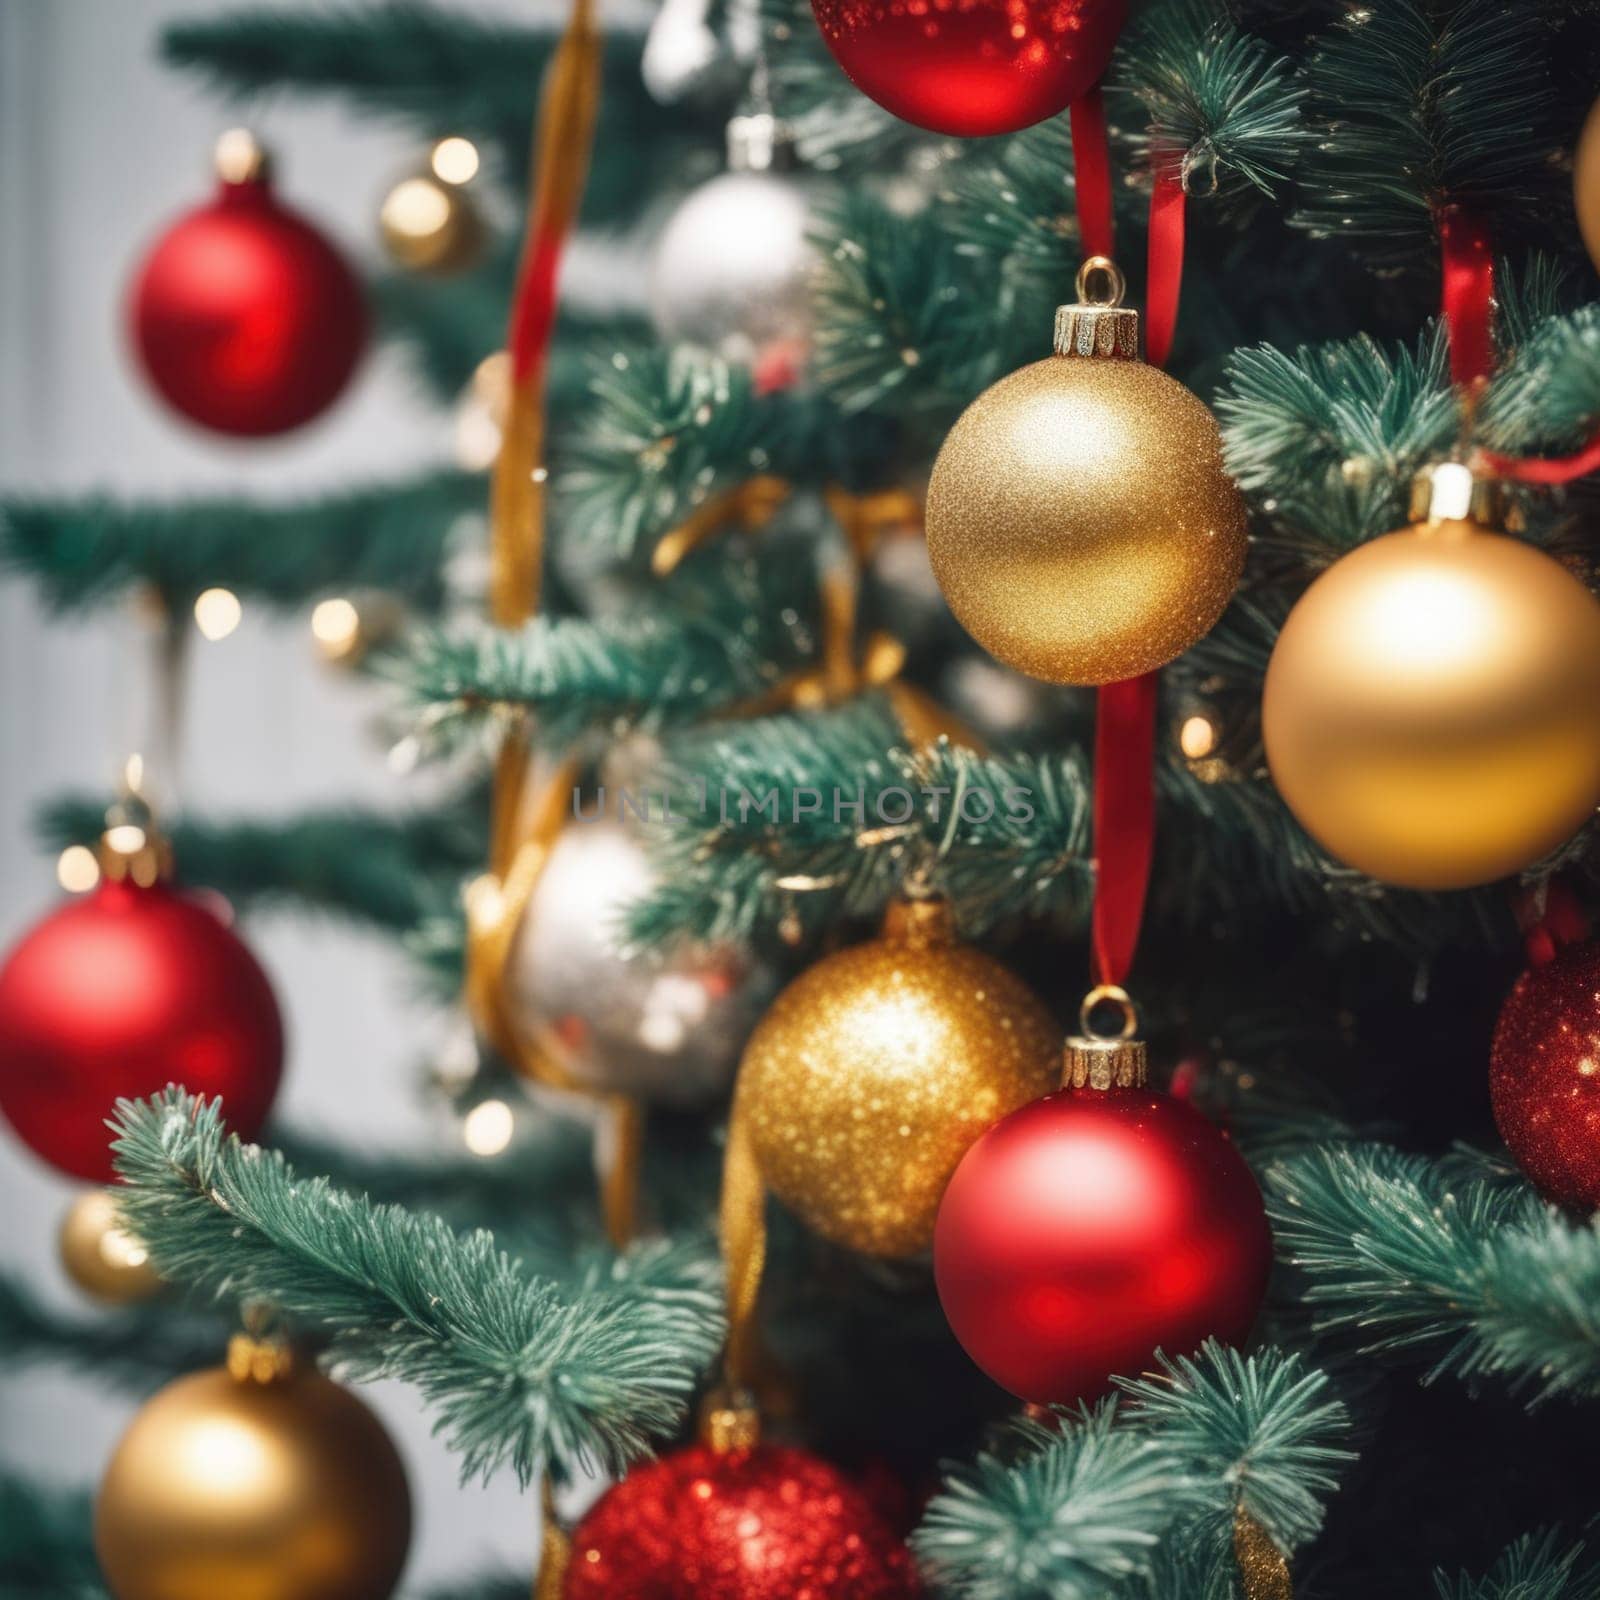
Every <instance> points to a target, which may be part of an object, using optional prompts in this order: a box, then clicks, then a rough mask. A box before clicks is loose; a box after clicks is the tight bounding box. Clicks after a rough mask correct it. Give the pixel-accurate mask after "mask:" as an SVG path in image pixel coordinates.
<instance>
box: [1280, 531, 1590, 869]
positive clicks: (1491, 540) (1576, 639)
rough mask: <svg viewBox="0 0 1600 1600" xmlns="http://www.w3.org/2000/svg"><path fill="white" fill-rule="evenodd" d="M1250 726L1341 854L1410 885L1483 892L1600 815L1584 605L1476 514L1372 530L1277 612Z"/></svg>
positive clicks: (1566, 578) (1304, 815) (1300, 805)
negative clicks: (1279, 617)
mask: <svg viewBox="0 0 1600 1600" xmlns="http://www.w3.org/2000/svg"><path fill="white" fill-rule="evenodd" d="M1262 732H1263V735H1264V738H1265V743H1266V750H1267V762H1268V765H1269V766H1270V767H1271V769H1272V777H1273V781H1274V782H1275V783H1276V784H1277V786H1278V790H1279V792H1280V793H1281V794H1282V796H1283V798H1284V799H1285V800H1286V801H1287V802H1288V805H1289V809H1290V810H1291V811H1293V812H1294V814H1295V816H1296V817H1298V818H1299V819H1300V822H1301V823H1302V825H1303V826H1304V827H1305V828H1306V830H1307V831H1308V832H1309V833H1310V834H1311V835H1312V836H1313V837H1314V838H1315V839H1317V840H1318V841H1319V842H1320V843H1321V844H1322V845H1324V846H1325V847H1326V848H1327V849H1328V850H1329V851H1330V852H1331V853H1332V854H1333V855H1335V856H1337V857H1338V859H1339V860H1341V861H1343V862H1346V863H1348V864H1349V865H1350V866H1352V867H1357V868H1359V869H1360V870H1361V871H1362V872H1365V873H1368V874H1370V875H1371V876H1372V877H1374V878H1381V879H1383V880H1384V881H1385V882H1388V883H1395V884H1401V885H1403V886H1405V887H1408V888H1414V889H1463V888H1467V887H1469V886H1471V885H1473V884H1481V883H1489V882H1492V881H1493V880H1494V879H1496V878H1501V877H1505V876H1506V875H1507V874H1509V873H1514V872H1517V871H1519V870H1521V869H1522V868H1524V867H1526V866H1529V865H1531V864H1532V863H1533V862H1535V861H1537V860H1539V858H1540V857H1541V856H1543V855H1545V854H1546V853H1547V852H1549V851H1551V850H1553V849H1555V848H1556V846H1557V845H1559V844H1561V843H1563V842H1564V841H1565V840H1566V839H1568V838H1570V837H1571V835H1572V834H1574V833H1575V832H1576V831H1577V830H1578V828H1579V827H1580V826H1581V825H1582V824H1583V822H1584V820H1585V819H1586V818H1587V817H1588V816H1589V815H1590V814H1591V813H1592V812H1593V811H1594V809H1595V806H1596V805H1597V804H1600V602H1597V601H1596V600H1595V598H1594V597H1593V596H1592V595H1591V594H1590V593H1589V592H1588V590H1587V589H1585V588H1584V587H1583V585H1582V584H1580V583H1579V582H1578V580H1577V579H1576V578H1574V577H1573V576H1572V575H1571V574H1570V573H1569V572H1567V571H1566V570H1565V568H1563V567H1561V566H1560V565H1559V564H1558V563H1556V562H1555V561H1552V560H1551V559H1550V557H1549V556H1546V555H1544V554H1542V553H1541V552H1540V551H1538V550H1536V549H1534V548H1533V547H1532V546H1531V545H1528V544H1524V543H1523V542H1521V541H1520V540H1517V539H1509V538H1506V537H1504V536H1502V535H1500V534H1495V533H1491V532H1489V531H1487V530H1486V529H1484V528H1482V527H1480V526H1479V525H1478V524H1477V523H1475V522H1470V521H1461V520H1441V521H1438V522H1432V523H1420V524H1418V525H1416V526H1414V527H1410V528H1406V529H1403V530H1402V531H1400V532H1398V533H1391V534H1387V535H1385V536H1384V537H1383V538H1381V539H1374V540H1373V541H1372V542H1371V543H1370V544H1365V545H1362V546H1361V547H1360V548H1359V549H1357V550H1355V551H1353V552H1352V553H1351V554H1350V555H1347V556H1345V557H1344V558H1343V559H1342V560H1341V561H1339V562H1338V563H1337V564H1336V565H1335V566H1333V567H1331V568H1329V570H1328V571H1327V572H1325V573H1324V574H1323V575H1322V576H1321V577H1320V578H1318V579H1317V581H1316V582H1315V583H1314V584H1312V586H1311V587H1310V589H1308V590H1307V591H1306V593H1305V595H1304V596H1303V597H1302V598H1301V600H1300V602H1299V604H1298V605H1296V606H1295V608H1294V610H1293V611H1292V612H1291V613H1290V615H1289V620H1288V621H1287V622H1286V623H1285V624H1284V627H1283V631H1282V633H1281V634H1280V635H1279V636H1278V643H1277V647H1276V649H1275V650H1274V651H1273V653H1272V663H1271V665H1270V667H1269V668H1268V670H1267V681H1266V698H1265V702H1264V704H1263V708H1262Z"/></svg>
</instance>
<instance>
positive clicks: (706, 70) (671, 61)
mask: <svg viewBox="0 0 1600 1600" xmlns="http://www.w3.org/2000/svg"><path fill="white" fill-rule="evenodd" d="M710 9H711V8H710V4H709V0H665V4H664V5H662V6H661V8H660V9H659V10H658V11H657V12H656V14H655V18H654V20H653V21H652V22H651V24H650V28H649V31H648V32H647V33H646V34H645V36H644V53H643V55H642V56H641V57H640V60H639V76H640V77H641V78H643V79H644V86H645V88H646V89H647V90H649V92H650V97H651V99H653V100H655V101H657V102H658V103H659V104H661V105H664V106H672V105H677V104H678V103H679V102H680V101H682V100H687V99H689V98H690V97H691V96H695V97H699V96H701V95H702V94H705V95H707V97H709V94H710V91H713V90H715V89H716V88H717V87H718V86H719V80H720V79H723V78H726V77H728V76H730V75H731V70H732V69H734V67H735V63H734V60H733V57H732V55H731V53H730V52H726V51H724V50H723V48H722V45H721V43H720V42H719V41H718V39H717V35H716V31H715V30H714V29H713V28H712V26H711V24H710V21H709V18H708V14H709V12H710Z"/></svg>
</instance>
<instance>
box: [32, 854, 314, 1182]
mask: <svg viewBox="0 0 1600 1600" xmlns="http://www.w3.org/2000/svg"><path fill="white" fill-rule="evenodd" d="M282 1069H283V1023H282V1020H281V1019H280V1017H279V1015H278V1005H277V1002H276V1001H275V1000H274V999H273V996H272V989H271V987H270V986H269V985H268V983H267V979H266V975H265V974H264V973H263V972H262V970H261V968H260V967H259V966H258V965H257V963H256V959H255V957H254V956H252V955H251V954H250V952H249V950H247V949H246V948H245V946H244V944H243V943H242V942H241V940H240V939H239V937H238V936H237V935H236V934H234V933H233V932H232V931H231V930H229V929H228V928H226V927H224V926H223V924H222V923H221V922H220V921H218V919H217V917H216V916H215V915H214V914H213V913H212V912H211V911H210V910H208V909H207V908H206V907H205V906H204V905H202V904H200V903H198V902H197V901H194V900H190V899H188V898H186V897H185V896H183V895H182V894H180V893H178V892H177V891H175V890H173V889H172V888H170V887H168V886H167V885H165V884H160V883H157V884H154V885H152V886H150V887H148V888H144V887H141V886H139V885H137V884H135V883H133V882H132V881H131V880H122V881H116V880H113V879H109V878H108V879H104V880H102V882H101V883H100V885H99V887H98V888H96V889H94V890H93V891H92V892H91V893H89V894H86V895H84V896H83V897H82V898H81V899H77V900H70V901H68V902H67V904H65V905H64V906H62V907H60V908H59V909H58V910H56V911H53V912H51V914H50V915H49V916H47V917H46V918H45V919H44V921H43V922H41V923H40V924H39V925H38V926H37V927H36V928H34V929H33V931H32V932H31V933H28V934H26V935H25V936H24V937H23V939H22V942H21V943H20V944H18V945H17V946H16V948H15V949H13V950H12V952H11V954H10V955H9V956H8V957H7V959H6V963H5V966H4V967H0V1112H4V1113H5V1116H6V1118H7V1119H8V1120H9V1121H10V1123H11V1125H12V1127H14V1128H15V1129H16V1131H17V1133H18V1134H20V1135H21V1137H22V1139H23V1141H24V1142H25V1143H26V1144H28V1145H29V1146H30V1147H31V1148H32V1149H33V1150H34V1151H35V1152H36V1153H37V1154H38V1155H40V1156H42V1157H43V1158H44V1159H45V1160H46V1161H48V1162H49V1163H50V1164H51V1165H52V1166H54V1167H59V1168H60V1169H61V1171H63V1172H67V1173H71V1174H72V1175H73V1176H74V1177H79V1178H89V1179H92V1180H93V1181H95V1182H97V1183H104V1182H106V1181H108V1180H109V1179H110V1178H111V1177H112V1176H113V1175H114V1174H113V1172H112V1168H111V1149H110V1140H111V1133H110V1131H109V1130H108V1129H107V1127H106V1118H107V1117H109V1116H110V1115H111V1113H112V1109H113V1107H114V1106H115V1103H116V1100H117V1097H118V1096H119V1095H128V1096H132V1097H135V1098H138V1097H143V1096H146V1095H152V1094H155V1093H157V1092H158V1091H159V1090H161V1089H163V1088H165V1087H166V1085H167V1084H169V1083H178V1084H181V1085H183V1087H184V1088H186V1089H190V1090H192V1091H193V1092H194V1093H196V1094H202V1095H205V1096H206V1097H207V1098H220V1099H221V1100H222V1101H223V1105H224V1112H225V1114H226V1116H227V1120H228V1126H229V1128H231V1129H232V1130H233V1131H234V1132H235V1133H238V1134H240V1135H242V1136H243V1137H245V1138H250V1137H253V1136H254V1135H255V1134H256V1132H257V1131H258V1130H259V1129H260V1127H261V1124H262V1123H263V1121H265V1119H266V1115H267V1110H268V1108H269V1107H270V1106H271V1104H272V1097H273V1094H274V1092H275V1091H276V1089H277V1087H278V1078H279V1075H280V1074H281V1072H282Z"/></svg>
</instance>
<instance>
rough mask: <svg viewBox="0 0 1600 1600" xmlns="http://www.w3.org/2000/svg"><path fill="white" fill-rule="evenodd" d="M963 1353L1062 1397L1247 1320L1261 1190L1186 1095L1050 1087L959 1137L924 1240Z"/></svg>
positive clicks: (1103, 1386) (1262, 1243)
mask: <svg viewBox="0 0 1600 1600" xmlns="http://www.w3.org/2000/svg"><path fill="white" fill-rule="evenodd" d="M933 1264H934V1273H935V1276H936V1278H937V1280H938V1285H939V1299H940V1302H941V1303H942V1304H943V1306H944V1311H945V1315H946V1316H947V1317H948V1318H949V1320H950V1326H951V1328H952V1329H954V1331H955V1335H956V1338H957V1339H959V1340H960V1341H961V1344H962V1346H963V1347H964V1348H965V1350H966V1352H967V1354H968V1355H970V1356H971V1357H972V1359H973V1360H974V1361H975V1362H976V1363H977V1364H978V1365H979V1366H980V1367H982V1368H983V1370H984V1371H985V1372H986V1373H988V1374H989V1376H990V1377H991V1378H993V1379H994V1380H995V1382H996V1383H999V1384H1002V1385H1004V1387H1005V1388H1007V1389H1009V1390H1010V1391H1011V1392H1012V1393H1013V1394H1015V1395H1018V1396H1020V1397H1021V1398H1022V1399H1024V1400H1035V1401H1054V1402H1060V1403H1069V1402H1072V1401H1076V1400H1090V1399H1093V1398H1094V1397H1095V1396H1097V1395H1099V1394H1102V1393H1104V1392H1105V1391H1106V1390H1107V1389H1108V1388H1109V1387H1110V1383H1111V1379H1112V1378H1113V1377H1115V1376H1118V1375H1133V1374H1136V1373H1139V1372H1142V1371H1144V1370H1145V1369H1147V1368H1148V1367H1150V1365H1151V1364H1152V1358H1153V1357H1154V1356H1155V1353H1156V1351H1157V1350H1160V1351H1162V1352H1163V1353H1164V1354H1166V1355H1168V1356H1181V1355H1187V1354H1189V1353H1190V1352H1192V1351H1194V1350H1195V1349H1197V1348H1198V1347H1199V1346H1200V1345H1201V1344H1202V1343H1203V1342H1204V1341H1205V1340H1206V1339H1208V1338H1213V1337H1214V1338H1218V1339H1222V1340H1224V1341H1226V1342H1228V1343H1230V1344H1238V1343H1240V1342H1242V1341H1243V1339H1244V1338H1245V1336H1246V1335H1247V1334H1248V1333H1249V1331H1250V1325H1251V1323H1252V1322H1253V1321H1254V1320H1255V1316H1256V1312H1257V1311H1258V1310H1259V1309H1260V1306H1261V1298H1262V1295H1263V1294H1264V1293H1265V1291H1266V1285H1267V1272H1268V1269H1269V1268H1270V1266H1271V1264H1272V1235H1271V1232H1270V1230H1269V1229H1268V1227H1267V1217H1266V1212H1265V1209H1264V1208H1263V1206H1262V1203H1261V1191H1260V1190H1259V1189H1258V1188H1257V1187H1256V1181H1255V1179H1254V1178H1253V1177H1252V1176H1251V1175H1250V1169H1249V1168H1248V1167H1247V1166H1245V1164H1244V1162H1243V1160H1242V1159H1241V1158H1240V1156H1239V1153H1238V1152H1237V1151H1236V1150H1235V1149H1234V1148H1233V1146H1232V1145H1231V1144H1229V1143H1228V1141H1227V1140H1226V1139H1225V1138H1223V1136H1222V1135H1221V1134H1220V1133H1219V1132H1218V1131H1217V1130H1216V1128H1214V1127H1213V1126H1212V1125H1211V1123H1209V1122H1208V1121H1207V1120H1206V1119H1205V1118H1204V1117H1203V1116H1201V1114H1200V1113H1199V1112H1198V1111H1196V1110H1194V1109H1193V1108H1192V1107H1190V1106H1188V1105H1185V1104H1184V1103H1183V1102H1182V1101H1180V1100H1174V1099H1173V1098H1172V1097H1171V1096H1170V1095H1165V1094H1156V1093H1153V1092H1151V1091H1149V1090H1146V1089H1131V1088H1128V1089H1122V1088H1114V1089H1063V1090H1060V1091H1059V1092H1058V1093H1056V1094H1052V1095H1047V1096H1045V1098H1044V1099H1042V1100H1036V1101H1034V1102H1033V1104H1032V1105H1028V1106H1024V1107H1023V1108H1022V1109H1021V1110H1020V1111H1014V1112H1012V1114H1011V1115H1010V1116H1009V1117H1007V1118H1006V1119H1005V1120H1004V1121H1003V1122H1000V1123H997V1124H996V1125H995V1126H994V1127H993V1128H991V1129H990V1130H989V1131H988V1132H987V1133H986V1134H984V1135H983V1137H982V1138H981V1139H979V1140H978V1142H977V1143H976V1144H975V1145H973V1147H972V1148H971V1149H970V1150H969V1151H968V1152H967V1154H966V1156H965V1158H964V1159H963V1160H962V1163H961V1165H960V1166H959V1167H958V1168H957V1169H956V1174H955V1176H954V1177H953V1178H952V1179H951V1180H950V1186H949V1188H948V1189H946V1190H945V1195H944V1202H943V1204H942V1205H941V1207H940V1209H939V1221H938V1225H937V1228H936V1229H935V1232H934V1242H933Z"/></svg>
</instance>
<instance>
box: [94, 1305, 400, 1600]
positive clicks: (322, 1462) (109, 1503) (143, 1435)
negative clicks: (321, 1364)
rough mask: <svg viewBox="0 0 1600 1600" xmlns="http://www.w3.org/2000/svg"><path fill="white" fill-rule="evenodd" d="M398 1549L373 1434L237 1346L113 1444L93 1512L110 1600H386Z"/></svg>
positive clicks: (269, 1354) (357, 1414)
mask: <svg viewBox="0 0 1600 1600" xmlns="http://www.w3.org/2000/svg"><path fill="white" fill-rule="evenodd" d="M410 1538H411V1496H410V1492H409V1491H408V1489H407V1487H406V1475H405V1468H404V1467H403V1466H402V1465H401V1462H400V1457H399V1456H398V1455H397V1454H396V1453H395V1448H394V1445H393V1444H392V1443H391V1442H390V1440H389V1436H388V1434H387V1433H385V1432H384V1429H383V1426H382V1424H380V1423H379V1421H378V1419H377V1418H376V1417H375V1416H373V1414H372V1412H371V1411H369V1410H368V1409H367V1408H366V1406H364V1405H363V1404H362V1403H361V1402H360V1401H359V1400H357V1399H356V1398H355V1397H354V1396H353V1395H351V1394H349V1393H348V1392H347V1391H346V1390H344V1389H342V1388H340V1387H339V1385H338V1384H336V1383H332V1382H330V1381H329V1380H328V1379H327V1378H324V1377H323V1376H322V1375H321V1374H320V1373H318V1372H316V1371H314V1370H310V1369H302V1368H300V1367H298V1366H295V1365H293V1364H291V1362H290V1361H289V1358H288V1356H287V1355H286V1353H285V1352H283V1351H282V1350H280V1349H276V1348H275V1347H273V1346H270V1345H261V1344H256V1343H254V1342H253V1341H251V1340H248V1339H246V1338H244V1337H243V1336H240V1337H239V1338H237V1339H235V1340H234V1343H233V1345H232V1347H231V1348H230V1349H229V1352H228V1365H227V1366H226V1367H218V1368H215V1369H214V1370H212V1371H209V1372H197V1373H193V1374H191V1375H190V1376H189V1377H186V1378H180V1379H178V1381H177V1382H176V1383H171V1384H168V1385H167V1387H166V1388H165V1389H162V1390H161V1391H160V1392H159V1393H158V1394H157V1395H156V1396H155V1397H154V1398H153V1399H151V1400H149V1401H147V1402H146V1403H145V1405H144V1407H143V1408H142V1409H141V1410H140V1412H139V1413H138V1415H137V1416H136V1417H135V1418H134V1419H133V1422H132V1424H131V1425H130V1426H129V1428H128V1430H127V1432H126V1433H124V1434H123V1436H122V1438H121V1440H120V1442H119V1443H118V1445H117V1448H116V1451H115V1453H114V1454H113V1455H112V1457H111V1463H110V1465H109V1466H108V1467H107V1468H106V1474H105V1477H104V1479H103V1480H102V1481H101V1484H100V1493H99V1496H98V1498H97V1499H96V1501H95V1510H94V1543H95V1550H96V1553H97V1554H98V1555H99V1557H100V1565H101V1567H102V1568H103V1569H104V1571H105V1575H106V1581H107V1583H108V1585H109V1587H110V1589H111V1591H112V1592H113V1593H114V1594H115V1595H116V1597H117V1600H221V1597H222V1596H225V1595H226V1596H238V1597H243V1596H246V1595H248V1596H249V1597H250V1600H385V1597H386V1596H387V1595H389V1594H390V1593H391V1592H392V1591H393V1589H394V1586H395V1584H396V1582H397V1581H398V1580H399V1577H400V1569H401V1568H402V1567H403V1566H404V1565H405V1559H406V1546H407V1544H408V1543H409V1542H410Z"/></svg>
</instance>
